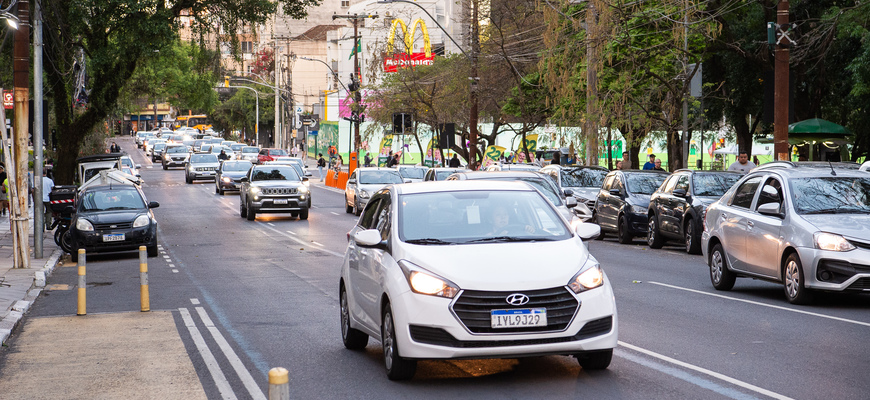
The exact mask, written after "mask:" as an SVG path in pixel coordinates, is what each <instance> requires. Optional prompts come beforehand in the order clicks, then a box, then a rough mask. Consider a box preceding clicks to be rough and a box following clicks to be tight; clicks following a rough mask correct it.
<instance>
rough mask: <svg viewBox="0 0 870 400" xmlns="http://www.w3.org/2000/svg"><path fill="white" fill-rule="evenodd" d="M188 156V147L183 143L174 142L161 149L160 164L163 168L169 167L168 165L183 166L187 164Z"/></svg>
mask: <svg viewBox="0 0 870 400" xmlns="http://www.w3.org/2000/svg"><path fill="white" fill-rule="evenodd" d="M188 158H190V149H188V148H187V146H185V145H183V144H175V145H171V146H169V147H167V148H166V150H164V151H163V158H162V159H161V160H162V164H163V169H169V167H183V166H185V165H186V164H187V160H188Z"/></svg>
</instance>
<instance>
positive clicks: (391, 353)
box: [381, 304, 417, 381]
mask: <svg viewBox="0 0 870 400" xmlns="http://www.w3.org/2000/svg"><path fill="white" fill-rule="evenodd" d="M381 342H382V343H383V346H384V365H385V366H386V367H387V378H389V379H390V380H391V381H401V380H407V379H411V378H413V377H414V374H415V373H416V372H417V360H409V359H406V358H402V357H400V356H399V346H398V345H399V344H398V343H397V340H396V327H395V320H394V319H393V311H392V310H391V309H390V305H389V304H387V305H386V307H384V314H383V315H382V318H381Z"/></svg>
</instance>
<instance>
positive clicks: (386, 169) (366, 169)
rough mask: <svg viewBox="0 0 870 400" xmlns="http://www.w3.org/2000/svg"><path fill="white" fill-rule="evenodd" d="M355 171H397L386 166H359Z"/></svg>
mask: <svg viewBox="0 0 870 400" xmlns="http://www.w3.org/2000/svg"><path fill="white" fill-rule="evenodd" d="M356 170H357V171H361V172H365V171H393V172H395V173H398V171H396V169H395V168H387V167H359V168H357V169H356Z"/></svg>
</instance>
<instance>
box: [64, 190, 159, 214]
mask: <svg viewBox="0 0 870 400" xmlns="http://www.w3.org/2000/svg"><path fill="white" fill-rule="evenodd" d="M142 208H145V202H144V201H143V200H142V196H140V195H139V192H137V191H136V189H127V188H113V189H111V190H92V191H86V192H85V193H84V194H82V196H81V198H80V199H79V211H82V212H86V211H111V210H139V209H142Z"/></svg>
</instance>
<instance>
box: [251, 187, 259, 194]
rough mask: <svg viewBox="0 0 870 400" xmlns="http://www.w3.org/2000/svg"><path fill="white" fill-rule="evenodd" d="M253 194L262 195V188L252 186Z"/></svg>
mask: <svg viewBox="0 0 870 400" xmlns="http://www.w3.org/2000/svg"><path fill="white" fill-rule="evenodd" d="M251 193H252V194H257V193H260V188H258V187H256V186H252V187H251Z"/></svg>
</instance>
